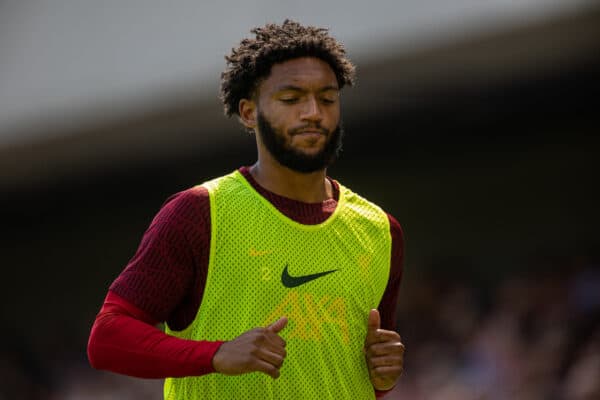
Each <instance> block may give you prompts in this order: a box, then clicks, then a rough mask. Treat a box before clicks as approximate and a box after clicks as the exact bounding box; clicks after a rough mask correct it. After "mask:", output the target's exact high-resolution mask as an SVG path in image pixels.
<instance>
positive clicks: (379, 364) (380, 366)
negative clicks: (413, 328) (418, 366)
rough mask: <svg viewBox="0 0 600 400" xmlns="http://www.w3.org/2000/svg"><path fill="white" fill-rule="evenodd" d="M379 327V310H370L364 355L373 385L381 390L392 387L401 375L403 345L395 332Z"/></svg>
mask: <svg viewBox="0 0 600 400" xmlns="http://www.w3.org/2000/svg"><path fill="white" fill-rule="evenodd" d="M380 327H381V319H380V317H379V311H377V310H371V311H370V312H369V322H368V327H367V337H366V339H365V357H366V359H367V367H368V368H369V375H370V377H371V383H372V384H373V387H374V388H375V389H376V390H382V391H383V390H389V389H391V388H393V387H394V385H395V384H396V380H397V379H398V378H399V377H400V375H402V370H403V364H404V345H403V344H402V342H401V341H400V335H399V334H398V333H397V332H394V331H387V330H385V329H381V328H380Z"/></svg>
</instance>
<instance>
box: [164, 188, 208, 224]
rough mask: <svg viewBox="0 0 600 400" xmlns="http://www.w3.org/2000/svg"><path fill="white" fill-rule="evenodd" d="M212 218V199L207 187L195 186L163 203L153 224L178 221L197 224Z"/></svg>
mask: <svg viewBox="0 0 600 400" xmlns="http://www.w3.org/2000/svg"><path fill="white" fill-rule="evenodd" d="M207 216H210V199H209V195H208V191H207V189H206V188H205V187H202V186H194V187H192V188H189V189H186V190H183V191H181V192H178V193H175V194H173V195H171V196H170V197H169V198H167V200H166V201H165V202H164V203H163V205H162V206H161V208H160V211H159V212H158V214H157V215H156V217H155V218H154V221H153V223H163V222H167V221H173V220H177V221H179V222H183V223H185V222H192V223H195V222H197V221H198V219H205V218H206V217H207Z"/></svg>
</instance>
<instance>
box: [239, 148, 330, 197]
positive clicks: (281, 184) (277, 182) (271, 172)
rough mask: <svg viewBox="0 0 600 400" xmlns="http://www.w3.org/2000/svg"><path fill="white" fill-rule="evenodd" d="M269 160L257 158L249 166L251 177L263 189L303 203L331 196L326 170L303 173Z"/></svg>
mask: <svg viewBox="0 0 600 400" xmlns="http://www.w3.org/2000/svg"><path fill="white" fill-rule="evenodd" d="M269 161H270V162H269ZM269 161H266V160H261V159H259V160H258V161H257V162H256V164H254V165H253V166H252V167H250V173H251V174H252V177H253V178H254V179H255V180H256V182H258V183H259V184H260V185H261V186H262V187H264V188H265V189H267V190H269V191H271V192H273V193H276V194H278V195H280V196H284V197H287V198H290V199H293V200H297V201H302V202H304V203H320V202H322V201H325V200H327V199H330V198H332V197H333V188H332V187H331V183H330V182H329V180H328V179H327V175H326V170H324V169H323V170H319V171H315V172H311V173H308V174H304V173H300V172H296V171H293V170H291V169H289V168H286V167H284V166H282V165H281V164H279V163H277V161H275V160H269Z"/></svg>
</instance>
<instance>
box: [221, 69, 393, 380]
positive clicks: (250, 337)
mask: <svg viewBox="0 0 600 400" xmlns="http://www.w3.org/2000/svg"><path fill="white" fill-rule="evenodd" d="M259 110H260V112H261V113H262V115H264V116H265V117H266V118H267V120H268V121H269V123H270V124H271V126H272V127H273V128H274V129H275V130H276V131H277V132H279V133H280V134H281V135H283V137H284V139H285V142H286V146H288V147H289V148H293V149H294V150H296V151H299V152H303V153H305V154H306V155H315V154H317V153H319V152H320V151H321V150H322V149H323V148H324V146H325V144H326V143H327V140H328V139H329V138H330V137H331V135H332V132H333V131H334V130H335V128H336V127H337V126H338V124H339V122H340V101H339V86H338V83H337V79H336V76H335V73H334V72H333V70H332V69H331V67H330V66H329V64H327V63H326V62H324V61H322V60H320V59H318V58H313V57H301V58H296V59H292V60H288V61H285V62H282V63H279V64H275V65H274V66H273V67H272V69H271V73H270V75H269V76H268V77H267V78H265V79H264V80H262V81H261V82H260V84H259V85H258V88H257V91H256V93H255V94H254V96H253V98H252V99H242V100H241V101H240V103H239V115H240V120H241V122H242V124H243V125H244V126H245V127H246V128H249V129H252V130H254V131H257V129H258V123H257V119H258V112H259ZM255 137H256V145H257V149H258V161H257V162H256V163H255V164H254V165H253V166H252V167H251V169H250V172H251V174H252V176H253V177H254V179H256V181H257V182H258V183H259V184H260V185H261V186H263V187H265V188H266V189H268V190H270V191H272V192H274V193H277V194H279V195H282V196H285V197H288V198H291V199H294V200H298V201H303V202H307V203H316V202H322V201H324V200H326V199H328V198H331V197H333V189H332V187H331V183H330V182H329V180H328V179H327V172H326V169H325V168H324V169H322V170H318V171H315V172H311V173H301V172H298V171H294V170H292V169H289V168H287V167H285V166H283V165H281V164H280V163H279V162H278V161H277V160H276V159H275V158H274V157H273V156H272V155H271V154H270V153H269V151H268V150H267V149H266V147H265V146H264V144H263V143H262V142H261V138H260V135H258V134H257V135H255ZM365 318H368V323H367V326H368V329H367V335H366V337H365V346H364V353H365V358H366V363H367V367H368V369H369V375H370V378H371V382H372V384H373V387H374V388H375V389H377V390H382V391H384V390H389V389H391V388H392V387H393V386H394V385H395V383H396V380H397V379H398V378H399V377H400V375H401V374H402V368H403V360H404V345H403V344H402V342H401V340H400V335H399V334H398V333H397V332H394V331H389V330H384V329H381V327H380V317H379V312H378V311H377V310H371V311H370V313H369V316H368V317H367V316H365ZM286 324H287V319H286V318H285V317H282V318H281V319H279V320H278V321H276V322H274V323H273V324H272V325H270V326H268V327H265V328H256V329H253V330H250V331H248V332H245V333H243V334H242V335H240V336H238V337H237V338H235V339H233V340H231V341H229V342H226V343H224V344H223V345H221V347H220V348H219V350H218V351H217V353H216V354H215V356H214V358H213V366H214V368H215V370H216V371H217V372H221V373H223V374H227V375H237V374H243V373H248V372H255V371H259V372H264V373H266V374H268V375H270V376H272V377H273V378H277V377H279V369H280V368H281V366H282V364H283V361H284V359H285V357H286V352H285V341H284V340H283V339H282V338H281V337H280V336H279V332H280V331H281V330H282V329H284V328H285V325H286Z"/></svg>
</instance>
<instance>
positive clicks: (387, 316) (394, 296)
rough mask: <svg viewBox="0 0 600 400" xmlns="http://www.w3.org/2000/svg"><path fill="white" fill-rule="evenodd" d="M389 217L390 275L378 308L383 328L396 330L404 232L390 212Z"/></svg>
mask: <svg viewBox="0 0 600 400" xmlns="http://www.w3.org/2000/svg"><path fill="white" fill-rule="evenodd" d="M388 219H389V221H390V234H391V236H392V254H391V264H390V275H389V278H388V283H387V286H386V288H385V291H384V292H383V297H382V298H381V302H380V303H379V307H378V310H379V314H380V315H381V328H382V329H387V330H391V331H395V330H396V309H397V306H398V295H399V292H400V283H401V282H402V272H403V265H404V233H403V232H402V227H401V226H400V224H399V223H398V221H397V220H396V219H395V218H394V217H393V216H391V215H390V214H388Z"/></svg>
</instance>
